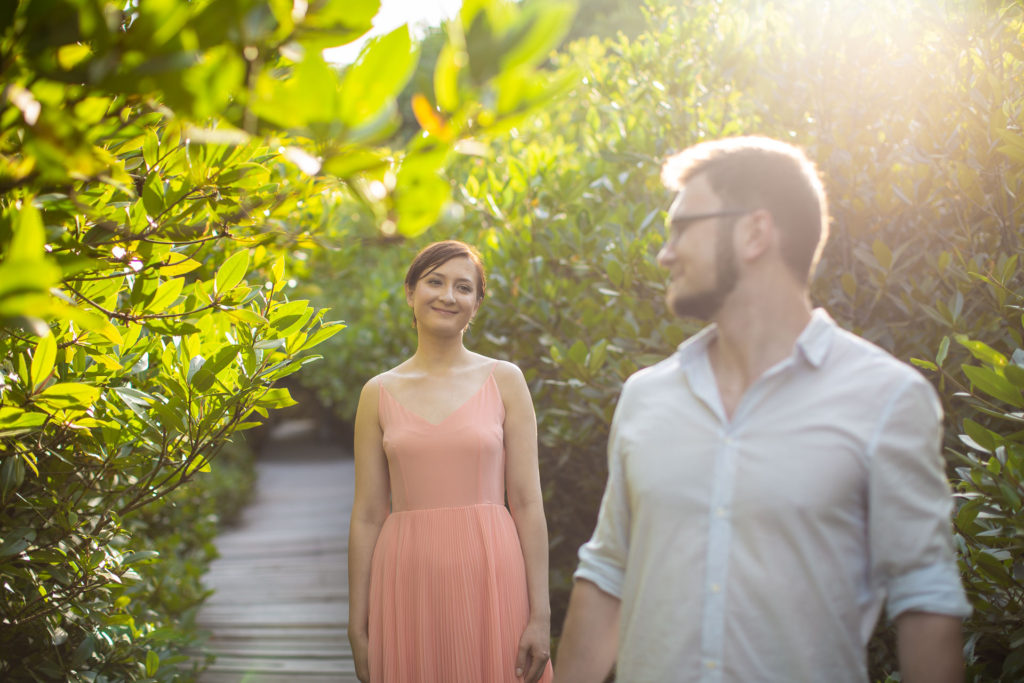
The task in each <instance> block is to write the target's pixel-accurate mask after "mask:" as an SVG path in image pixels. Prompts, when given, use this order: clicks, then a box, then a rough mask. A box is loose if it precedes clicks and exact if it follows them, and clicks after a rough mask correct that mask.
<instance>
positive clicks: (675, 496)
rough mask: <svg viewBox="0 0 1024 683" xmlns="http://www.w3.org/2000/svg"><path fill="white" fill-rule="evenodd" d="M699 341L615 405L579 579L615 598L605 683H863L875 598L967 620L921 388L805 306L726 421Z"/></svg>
mask: <svg viewBox="0 0 1024 683" xmlns="http://www.w3.org/2000/svg"><path fill="white" fill-rule="evenodd" d="M714 335H715V330H714V327H713V326H712V327H709V328H707V329H705V330H704V331H703V332H701V333H700V334H698V335H696V336H695V337H692V338H691V339H689V340H688V341H686V342H685V343H683V344H682V345H681V346H680V347H679V350H678V352H677V353H676V354H674V355H673V356H671V357H670V358H668V359H666V360H664V361H662V362H661V363H658V364H657V365H654V366H652V367H650V368H647V369H645V370H642V371H640V372H638V373H636V374H635V375H633V376H632V377H630V378H629V380H628V381H627V382H626V383H625V385H624V386H623V389H622V395H621V397H620V399H619V403H618V406H617V407H616V411H615V417H614V419H613V422H612V428H611V435H610V439H609V445H608V460H609V467H608V469H609V475H608V484H607V488H606V489H605V494H604V499H603V500H602V503H601V511H600V515H599V517H598V522H597V527H596V529H595V530H594V535H593V537H592V538H591V540H590V541H589V542H588V543H586V544H585V545H584V546H583V547H582V548H581V549H580V564H579V568H578V569H577V571H576V574H575V577H576V578H577V579H587V580H589V581H591V582H593V583H594V584H596V585H597V586H598V587H599V588H601V589H602V590H603V591H605V592H607V593H609V594H611V595H614V596H616V597H618V598H619V599H620V600H621V601H622V611H621V619H620V638H619V655H618V665H617V672H618V680H622V681H628V682H629V683H641V682H643V681H649V682H651V683H665V682H667V681H702V682H712V681H737V682H739V681H744V682H745V681H779V682H785V683H792V682H794V681H829V682H830V683H836V682H842V681H857V682H863V681H866V680H867V664H866V656H865V646H866V644H867V641H868V639H869V638H870V636H871V633H872V630H873V628H874V626H875V623H876V622H877V620H878V616H879V612H880V611H881V608H882V605H883V603H885V602H886V601H887V608H888V613H889V616H890V617H895V616H897V615H898V614H900V613H901V612H904V611H906V610H921V611H927V612H934V613H940V614H950V615H956V616H966V615H967V614H969V613H970V606H969V605H968V603H967V601H966V599H965V597H964V592H963V588H962V585H961V583H960V576H959V573H958V571H957V565H956V560H955V556H954V553H953V547H952V535H951V530H950V521H949V515H950V511H951V506H952V500H951V497H950V493H949V485H948V483H947V481H946V478H945V475H944V463H943V460H942V457H941V454H940V440H941V419H942V414H941V407H940V404H939V402H938V400H937V397H936V394H935V391H934V389H933V388H932V386H931V385H930V384H929V383H928V382H927V381H926V380H925V379H924V378H923V377H922V376H921V375H920V374H919V373H918V372H917V371H915V370H914V369H913V368H911V367H909V366H907V365H905V364H903V363H901V362H899V361H897V360H896V359H895V358H893V357H892V356H890V355H889V354H888V353H886V352H885V351H883V350H881V349H879V348H878V347H876V346H873V345H872V344H870V343H868V342H866V341H864V340H863V339H861V338H859V337H857V336H855V335H853V334H850V333H849V332H846V331H844V330H842V329H840V328H839V327H837V326H836V325H835V323H834V322H833V321H832V319H831V318H830V317H829V316H828V314H827V313H825V312H824V311H823V310H820V309H819V310H816V311H815V312H814V315H813V318H812V320H811V322H810V323H809V325H808V326H807V328H806V329H805V330H804V331H803V333H802V334H801V335H800V337H799V339H798V340H797V343H796V346H795V348H794V351H793V353H792V354H791V355H790V356H789V357H788V358H786V359H785V360H783V361H781V362H779V363H778V364H776V365H775V366H773V367H772V368H771V369H770V370H768V371H767V372H766V373H765V374H764V375H763V376H761V377H760V378H759V379H758V380H757V381H756V382H755V383H754V384H753V385H752V386H751V387H750V388H749V389H748V390H747V392H746V393H745V394H744V395H743V397H742V399H741V401H740V403H739V405H738V406H737V407H736V410H735V413H734V415H733V416H732V419H729V418H728V417H727V416H726V414H725V410H724V408H723V407H722V402H721V399H720V398H719V394H718V388H717V384H716V382H715V378H714V375H713V373H712V370H711V365H710V362H709V360H708V355H707V348H708V344H709V342H710V341H711V340H712V339H713V338H714Z"/></svg>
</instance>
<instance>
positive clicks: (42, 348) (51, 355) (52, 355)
mask: <svg viewBox="0 0 1024 683" xmlns="http://www.w3.org/2000/svg"><path fill="white" fill-rule="evenodd" d="M56 359H57V342H56V340H55V339H54V338H53V335H52V334H47V335H46V336H44V337H41V338H40V339H39V343H38V344H36V350H35V353H33V354H32V367H31V377H30V379H31V383H32V390H33V391H35V390H37V389H38V388H39V387H40V386H41V385H42V384H43V383H44V382H46V380H48V379H49V378H50V373H51V372H53V364H54V361H56Z"/></svg>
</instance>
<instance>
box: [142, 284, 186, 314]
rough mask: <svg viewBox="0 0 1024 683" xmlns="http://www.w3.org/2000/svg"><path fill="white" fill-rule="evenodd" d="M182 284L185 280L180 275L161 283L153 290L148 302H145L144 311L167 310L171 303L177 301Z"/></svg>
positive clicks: (156, 311)
mask: <svg viewBox="0 0 1024 683" xmlns="http://www.w3.org/2000/svg"><path fill="white" fill-rule="evenodd" d="M184 286H185V280H184V279H182V278H180V277H176V278H174V279H172V280H167V281H166V282H164V283H162V284H161V285H160V286H159V287H157V288H156V291H155V292H153V297H152V298H151V299H150V300H149V303H147V304H146V313H162V312H163V311H165V310H167V308H168V307H169V306H170V305H171V304H173V303H174V302H175V301H177V299H178V296H179V295H180V294H181V290H182V288H183V287H184Z"/></svg>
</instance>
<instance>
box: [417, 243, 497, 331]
mask: <svg viewBox="0 0 1024 683" xmlns="http://www.w3.org/2000/svg"><path fill="white" fill-rule="evenodd" d="M478 294H479V284H478V283H477V272H476V266H474V265H473V263H472V261H470V260H469V259H468V258H467V257H465V256H456V257H455V258H453V259H449V260H447V261H445V262H444V263H442V264H441V265H439V266H438V267H437V268H434V269H433V270H431V271H429V272H427V273H426V274H425V275H423V277H421V278H420V279H419V280H418V281H417V282H416V287H415V289H413V290H412V291H411V292H410V291H408V290H407V291H406V301H408V303H409V305H410V306H412V310H413V315H414V316H415V317H416V325H417V327H418V328H419V329H421V330H422V329H429V330H431V331H437V332H444V331H448V332H458V333H461V332H463V331H464V330H465V329H466V327H467V326H468V325H469V321H470V320H472V319H473V316H474V315H476V312H477V309H479V308H480V298H479V296H478Z"/></svg>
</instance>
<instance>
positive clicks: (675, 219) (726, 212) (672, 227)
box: [665, 209, 755, 239]
mask: <svg viewBox="0 0 1024 683" xmlns="http://www.w3.org/2000/svg"><path fill="white" fill-rule="evenodd" d="M754 211H755V209H723V210H722V211H707V212H705V213H691V214H687V215H682V216H671V217H669V219H668V220H667V221H665V227H667V228H668V229H669V235H668V237H669V239H674V238H676V237H678V236H679V235H681V234H682V233H683V231H684V230H686V228H687V227H689V226H690V224H692V223H696V222H697V221H702V220H705V219H708V218H726V217H727V216H745V215H747V214H750V213H753V212H754Z"/></svg>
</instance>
